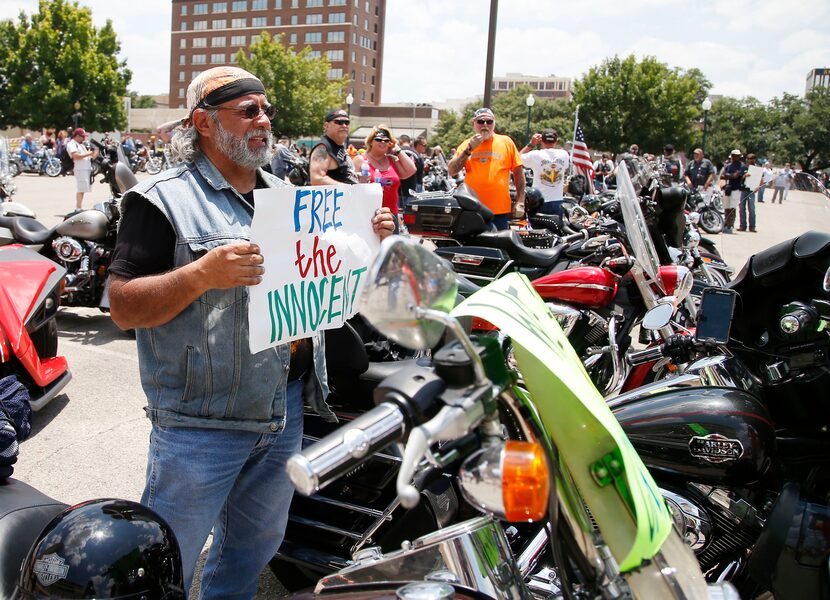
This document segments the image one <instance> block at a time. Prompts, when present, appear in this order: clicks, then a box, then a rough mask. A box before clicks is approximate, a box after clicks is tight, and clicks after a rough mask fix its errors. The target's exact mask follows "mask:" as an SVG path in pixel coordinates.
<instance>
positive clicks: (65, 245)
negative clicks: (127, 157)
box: [0, 159, 137, 311]
mask: <svg viewBox="0 0 830 600" xmlns="http://www.w3.org/2000/svg"><path fill="white" fill-rule="evenodd" d="M102 172H103V173H104V181H105V182H106V183H108V184H109V185H110V187H111V189H112V190H113V191H114V192H115V191H117V194H115V193H114V194H113V198H111V199H110V200H106V201H104V202H101V203H99V204H96V205H95V206H94V207H93V208H91V209H89V210H83V211H81V212H77V213H73V214H70V215H68V216H67V217H66V219H65V220H64V221H63V222H61V223H60V224H58V225H56V226H55V227H51V228H49V227H46V226H45V225H43V224H42V223H40V222H39V221H37V220H36V219H33V218H30V217H0V227H2V228H3V231H8V232H9V233H8V235H6V236H4V237H2V238H0V242H2V243H6V244H9V243H16V244H22V245H24V246H28V247H31V248H33V249H36V250H37V251H38V252H39V253H40V254H42V255H43V256H46V257H47V258H50V259H52V260H54V261H55V262H57V263H58V264H60V265H62V266H63V267H64V268H65V269H66V276H65V285H64V287H63V289H62V292H61V303H62V304H63V305H64V306H88V307H98V308H100V309H101V310H104V311H108V310H109V298H108V295H107V283H108V274H107V269H108V267H109V264H110V260H111V259H112V252H113V250H114V249H115V237H116V232H117V227H118V221H119V219H120V216H121V213H120V210H119V203H118V198H119V197H120V196H121V193H122V192H123V191H126V190H127V189H129V188H130V187H132V186H133V185H135V184H136V183H137V180H136V179H135V175H133V174H132V172H131V171H130V170H129V168H128V167H126V166H125V165H124V164H123V163H122V162H118V163H116V164H115V165H114V166H113V165H111V164H109V161H108V160H107V159H104V161H103V163H102Z"/></svg>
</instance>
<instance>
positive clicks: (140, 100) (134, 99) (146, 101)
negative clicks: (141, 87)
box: [129, 91, 156, 108]
mask: <svg viewBox="0 0 830 600" xmlns="http://www.w3.org/2000/svg"><path fill="white" fill-rule="evenodd" d="M129 96H130V106H131V107H132V108H155V107H156V101H155V100H153V97H152V96H144V95H142V94H139V93H138V92H134V91H133V92H130V93H129Z"/></svg>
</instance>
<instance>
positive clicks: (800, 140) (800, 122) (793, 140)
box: [770, 89, 830, 171]
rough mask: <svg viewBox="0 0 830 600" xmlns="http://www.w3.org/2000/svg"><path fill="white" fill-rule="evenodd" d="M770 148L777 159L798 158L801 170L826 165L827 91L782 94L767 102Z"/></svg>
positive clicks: (829, 149) (829, 145)
mask: <svg viewBox="0 0 830 600" xmlns="http://www.w3.org/2000/svg"><path fill="white" fill-rule="evenodd" d="M770 112H771V118H770V121H771V131H772V136H773V139H772V142H771V146H772V150H773V152H774V153H775V161H776V162H777V163H779V164H780V163H784V162H790V163H795V162H798V163H800V164H801V168H802V169H804V170H805V171H810V170H814V169H824V168H826V167H828V166H830V92H828V91H827V90H824V89H816V90H812V91H811V92H810V93H808V94H807V96H806V97H805V98H801V97H799V96H793V95H791V94H784V96H783V97H781V98H774V99H773V100H772V101H771V102H770Z"/></svg>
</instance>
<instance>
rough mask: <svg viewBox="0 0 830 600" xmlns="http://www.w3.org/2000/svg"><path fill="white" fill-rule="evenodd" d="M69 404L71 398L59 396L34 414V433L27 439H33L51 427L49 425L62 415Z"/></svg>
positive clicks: (63, 395)
mask: <svg viewBox="0 0 830 600" xmlns="http://www.w3.org/2000/svg"><path fill="white" fill-rule="evenodd" d="M67 404H69V396H67V395H66V394H58V395H57V396H55V397H54V398H53V399H52V401H51V402H50V403H49V404H47V405H46V406H44V407H43V408H41V409H40V410H39V411H37V412H33V413H32V431H31V433H29V437H28V438H26V439H32V438H34V437H35V436H36V435H37V434H39V433H40V432H41V431H42V430H44V429H46V427H48V426H49V423H51V422H52V421H54V420H55V418H56V417H57V416H58V415H60V414H61V411H62V410H63V409H64V408H65V407H66V405H67Z"/></svg>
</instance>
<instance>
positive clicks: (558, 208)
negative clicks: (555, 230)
mask: <svg viewBox="0 0 830 600" xmlns="http://www.w3.org/2000/svg"><path fill="white" fill-rule="evenodd" d="M541 212H542V214H545V215H559V216H562V201H561V200H551V201H550V202H545V203H544V204H542V211H541Z"/></svg>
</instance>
